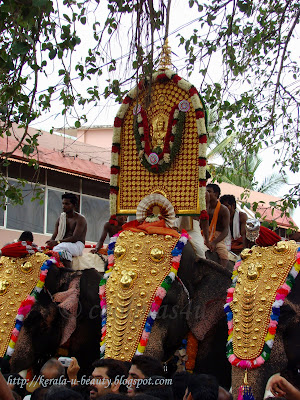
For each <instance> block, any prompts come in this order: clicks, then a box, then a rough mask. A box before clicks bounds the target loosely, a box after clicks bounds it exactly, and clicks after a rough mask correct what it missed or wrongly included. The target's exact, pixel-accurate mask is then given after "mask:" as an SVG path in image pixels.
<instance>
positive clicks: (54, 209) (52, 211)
mask: <svg viewBox="0 0 300 400" xmlns="http://www.w3.org/2000/svg"><path fill="white" fill-rule="evenodd" d="M62 194H64V192H63V191H59V190H54V189H48V204H47V230H46V232H47V233H51V234H52V233H53V232H54V227H55V222H56V221H57V219H58V217H59V216H60V213H61V212H62V208H61V204H62V200H61V196H62Z"/></svg>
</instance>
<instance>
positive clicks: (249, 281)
mask: <svg viewBox="0 0 300 400" xmlns="http://www.w3.org/2000/svg"><path fill="white" fill-rule="evenodd" d="M299 270H300V259H299V249H298V246H297V244H296V243H295V242H293V241H289V242H278V243H277V245H275V246H271V247H266V248H262V247H258V246H255V247H253V248H252V249H251V250H250V249H246V250H244V252H242V261H241V262H238V263H237V264H236V266H235V269H234V272H233V284H232V287H231V288H230V289H229V290H228V297H227V304H226V307H225V309H226V311H227V318H228V328H229V337H228V344H227V352H228V353H227V354H228V358H229V361H230V362H231V364H232V387H233V397H234V398H237V397H238V394H240V395H241V396H242V395H243V393H242V392H243V391H244V392H247V391H252V393H253V395H254V398H255V399H256V400H260V399H263V397H264V392H265V387H266V384H267V381H268V379H269V378H270V377H271V376H272V375H273V374H275V373H278V372H280V373H281V374H282V375H283V376H285V377H286V378H287V379H288V380H289V381H290V382H291V383H293V384H294V385H296V386H297V387H298V388H299V389H300V387H299V367H300V352H299V349H300V346H299V344H300V339H299V338H300V278H299V276H298V273H299ZM245 370H247V376H246V379H245ZM244 380H245V381H244ZM244 394H245V393H244ZM241 398H243V397H241Z"/></svg>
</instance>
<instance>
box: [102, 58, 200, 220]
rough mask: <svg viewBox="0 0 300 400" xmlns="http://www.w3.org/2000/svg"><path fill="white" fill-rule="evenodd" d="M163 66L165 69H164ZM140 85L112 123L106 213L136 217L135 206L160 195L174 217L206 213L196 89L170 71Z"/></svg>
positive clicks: (133, 90) (162, 72)
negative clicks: (107, 209)
mask: <svg viewBox="0 0 300 400" xmlns="http://www.w3.org/2000/svg"><path fill="white" fill-rule="evenodd" d="M161 68H165V67H164V66H163V67H161ZM149 84H150V83H149V80H145V81H142V82H140V83H139V84H138V85H137V86H136V87H135V88H134V89H132V90H130V92H129V93H128V95H127V96H126V97H125V99H124V100H123V103H122V105H121V107H120V109H119V111H118V113H117V116H116V118H115V121H114V136H113V146H112V158H111V181H110V212H111V214H112V215H113V214H135V213H136V209H137V206H138V204H139V202H140V201H141V200H142V199H143V198H144V197H145V196H148V195H150V194H151V193H160V194H162V195H163V196H165V197H166V198H167V199H168V200H169V201H170V202H171V204H172V205H173V207H174V209H175V212H176V214H177V215H201V212H202V211H203V212H205V211H204V210H205V209H206V204H205V185H206V143H207V138H206V124H205V108H204V104H203V101H202V99H201V97H200V96H199V94H198V92H197V90H196V88H195V87H194V86H193V85H192V84H191V83H189V82H188V81H186V80H185V79H182V78H180V77H179V76H178V75H177V74H176V73H175V72H173V71H172V70H169V69H161V70H159V71H158V72H155V73H154V74H153V76H152V82H151V92H150V93H151V100H150V105H147V104H148V103H149V101H148V99H149Z"/></svg>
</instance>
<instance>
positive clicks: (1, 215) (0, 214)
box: [0, 208, 4, 226]
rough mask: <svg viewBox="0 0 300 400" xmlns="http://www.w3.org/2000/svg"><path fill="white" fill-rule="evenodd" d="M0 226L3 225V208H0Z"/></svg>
mask: <svg viewBox="0 0 300 400" xmlns="http://www.w3.org/2000/svg"><path fill="white" fill-rule="evenodd" d="M0 226H4V210H3V208H0Z"/></svg>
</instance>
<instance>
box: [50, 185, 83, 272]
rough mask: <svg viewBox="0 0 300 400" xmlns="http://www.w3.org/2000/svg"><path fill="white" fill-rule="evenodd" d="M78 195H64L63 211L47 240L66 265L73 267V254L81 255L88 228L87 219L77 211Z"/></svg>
mask: <svg viewBox="0 0 300 400" xmlns="http://www.w3.org/2000/svg"><path fill="white" fill-rule="evenodd" d="M77 202H78V200H77V197H76V196H75V194H73V193H65V194H63V195H62V208H63V213H62V214H61V216H60V217H59V218H58V220H57V221H56V224H55V230H54V233H53V235H52V237H51V239H50V240H48V241H47V242H46V244H47V245H48V246H49V247H53V250H54V251H57V252H58V253H60V255H61V258H62V261H63V263H64V265H65V266H66V267H71V261H72V256H81V255H82V251H83V249H84V244H85V236H86V230H87V223H86V219H85V218H84V216H83V215H81V214H79V213H78V212H76V211H75V208H76V205H77Z"/></svg>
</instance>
